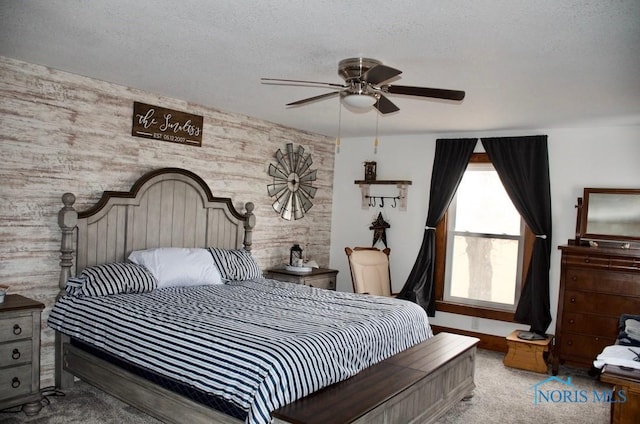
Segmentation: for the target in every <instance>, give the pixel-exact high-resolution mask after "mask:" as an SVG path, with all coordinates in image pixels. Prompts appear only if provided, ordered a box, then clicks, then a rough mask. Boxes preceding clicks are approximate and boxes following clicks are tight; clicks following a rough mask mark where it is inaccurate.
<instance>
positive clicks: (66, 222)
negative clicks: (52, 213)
mask: <svg viewBox="0 0 640 424" xmlns="http://www.w3.org/2000/svg"><path fill="white" fill-rule="evenodd" d="M75 202H76V196H74V194H73V193H65V194H63V195H62V203H63V204H64V207H63V208H62V209H60V212H58V225H59V226H60V230H62V241H61V243H60V280H58V287H59V288H60V291H61V292H63V291H64V288H65V286H66V284H67V280H68V279H69V277H71V276H72V273H71V268H72V267H73V253H74V248H73V231H74V230H75V228H76V225H77V223H78V212H77V211H76V210H75V209H74V208H73V204H74V203H75Z"/></svg>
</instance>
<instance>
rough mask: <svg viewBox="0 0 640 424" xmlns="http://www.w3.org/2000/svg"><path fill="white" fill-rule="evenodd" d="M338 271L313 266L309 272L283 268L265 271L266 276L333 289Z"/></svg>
mask: <svg viewBox="0 0 640 424" xmlns="http://www.w3.org/2000/svg"><path fill="white" fill-rule="evenodd" d="M337 274H338V271H336V270H335V269H328V268H314V269H313V270H312V271H311V272H308V273H303V272H294V271H289V270H287V269H285V268H275V269H270V270H268V271H267V272H266V273H265V277H266V278H272V279H274V280H280V281H287V282H289V283H295V284H303V285H305V286H309V287H317V288H319V289H327V290H335V289H336V281H337V278H336V276H337Z"/></svg>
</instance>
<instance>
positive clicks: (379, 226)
mask: <svg viewBox="0 0 640 424" xmlns="http://www.w3.org/2000/svg"><path fill="white" fill-rule="evenodd" d="M387 228H391V225H389V223H388V222H387V221H385V220H384V218H383V217H382V212H379V213H378V217H377V218H376V220H375V221H373V222H372V223H371V226H370V227H369V229H370V230H373V244H372V245H371V247H373V246H375V245H376V243H377V242H378V241H380V240H382V243H384V247H389V246H387Z"/></svg>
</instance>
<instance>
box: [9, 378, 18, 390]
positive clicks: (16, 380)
mask: <svg viewBox="0 0 640 424" xmlns="http://www.w3.org/2000/svg"><path fill="white" fill-rule="evenodd" d="M11 387H13V388H14V389H17V388H18V387H20V379H19V378H18V377H13V380H11Z"/></svg>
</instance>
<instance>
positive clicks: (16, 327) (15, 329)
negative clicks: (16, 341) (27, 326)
mask: <svg viewBox="0 0 640 424" xmlns="http://www.w3.org/2000/svg"><path fill="white" fill-rule="evenodd" d="M13 334H15V335H16V336H18V335H20V334H22V328H20V326H19V325H18V324H16V325H14V326H13Z"/></svg>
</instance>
